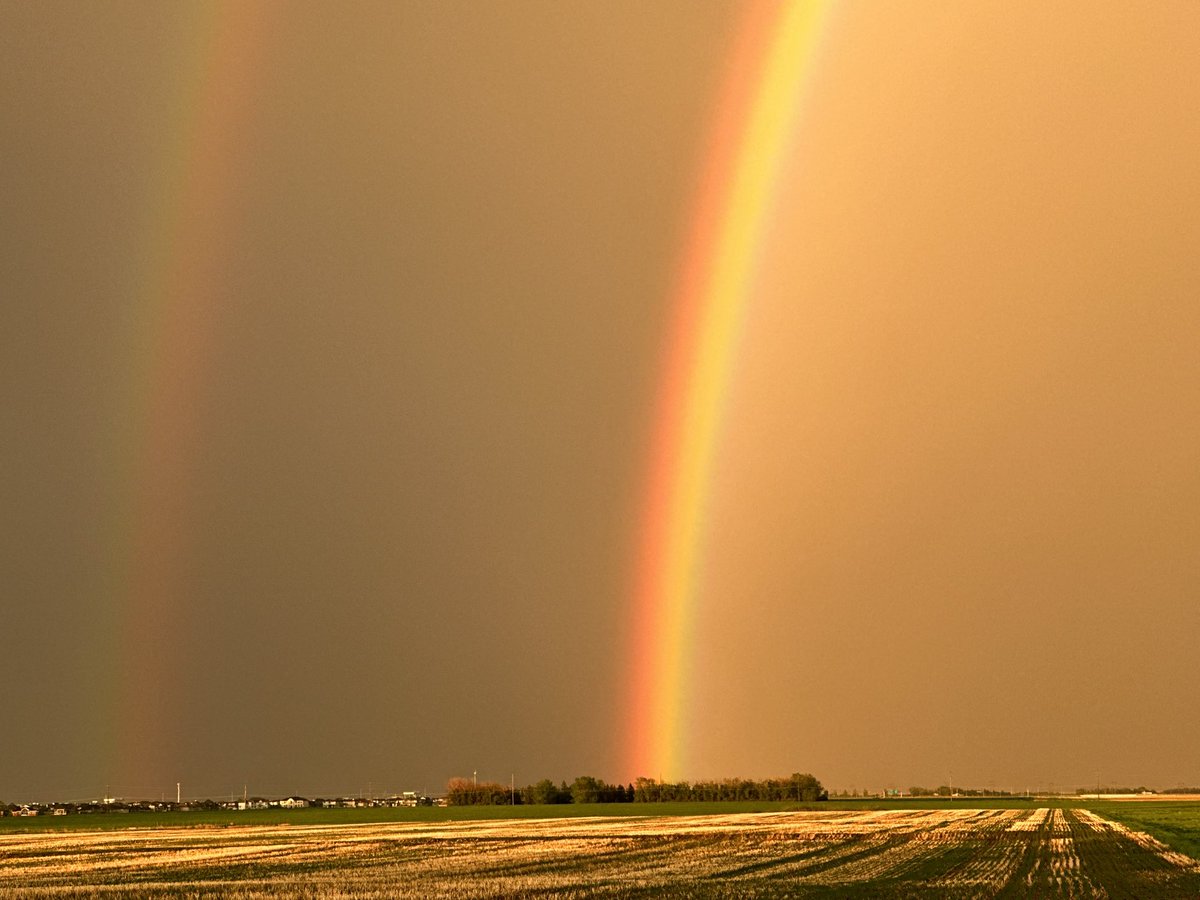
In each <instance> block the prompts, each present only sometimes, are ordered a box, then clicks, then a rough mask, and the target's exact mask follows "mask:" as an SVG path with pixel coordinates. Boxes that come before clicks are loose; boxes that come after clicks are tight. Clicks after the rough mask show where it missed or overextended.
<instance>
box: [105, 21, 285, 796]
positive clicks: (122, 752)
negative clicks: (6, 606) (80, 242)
mask: <svg viewBox="0 0 1200 900" xmlns="http://www.w3.org/2000/svg"><path fill="white" fill-rule="evenodd" d="M273 8H274V7H273V5H272V4H269V3H265V2H257V3H237V2H232V0H228V2H213V3H211V4H203V5H192V6H184V7H181V8H180V9H179V10H178V11H177V18H176V19H175V21H174V22H173V25H174V27H175V28H176V29H177V31H176V40H177V41H178V46H177V49H176V53H175V54H174V55H173V56H172V59H173V60H174V64H173V66H172V69H171V70H170V71H167V72H164V73H163V74H164V78H165V79H166V80H168V82H169V83H172V84H174V85H177V87H176V88H175V91H174V99H173V102H172V103H171V105H170V107H169V109H168V110H167V111H166V115H164V118H163V121H161V122H160V123H156V124H157V127H156V128H155V130H154V132H153V134H154V136H155V138H156V139H157V140H158V142H159V144H158V146H157V147H156V148H154V150H153V151H152V153H153V165H152V167H151V168H149V169H148V171H147V176H146V180H145V183H144V194H145V198H146V199H145V207H144V213H143V221H142V224H141V228H140V231H141V244H140V246H139V248H138V250H137V252H135V253H133V254H132V259H133V260H134V262H133V269H132V272H131V280H132V284H131V289H130V297H129V304H128V307H127V310H128V312H127V327H126V333H127V339H126V345H127V349H126V350H125V354H126V356H125V358H124V359H123V360H122V363H123V365H124V366H125V368H126V378H127V381H126V386H125V389H124V391H123V395H122V397H121V398H120V407H119V409H117V410H116V411H115V414H114V416H113V420H114V423H115V426H116V427H115V431H114V440H113V443H114V446H113V450H112V453H113V459H114V463H113V466H114V469H115V470H116V473H117V477H116V481H117V482H118V483H120V484H121V485H123V487H124V492H125V493H124V496H123V497H121V498H120V503H119V507H118V509H117V510H116V511H115V514H114V519H115V520H114V523H113V526H112V535H111V541H112V546H111V549H110V553H111V560H112V561H111V565H112V568H113V577H112V582H111V585H110V587H109V590H110V603H111V605H112V609H111V611H110V614H111V615H112V616H113V621H112V624H111V626H110V627H111V628H112V630H113V631H114V632H115V634H114V646H113V647H111V648H110V649H109V650H108V652H109V653H111V654H112V659H113V663H112V665H114V666H115V670H114V675H115V678H114V680H113V683H112V684H111V685H109V686H107V687H105V688H101V690H107V691H109V692H110V696H108V697H106V698H105V699H104V701H103V702H102V703H100V704H98V706H99V707H100V709H101V710H103V714H104V715H106V716H107V717H108V718H109V719H110V720H111V721H112V722H113V723H114V724H113V726H110V727H109V729H106V730H111V728H113V727H115V728H116V729H118V730H117V732H116V733H113V734H110V736H109V738H108V747H107V754H108V760H107V763H108V767H109V770H110V772H111V774H113V775H116V776H117V777H118V778H120V779H121V780H122V785H121V787H122V788H123V789H124V790H127V791H136V792H146V791H147V790H149V789H152V788H159V787H166V786H167V784H166V783H164V782H167V783H169V780H172V779H171V776H172V774H175V775H176V777H178V773H173V772H172V770H171V769H170V768H169V766H170V765H171V764H170V763H168V762H167V757H168V756H170V755H174V753H175V752H176V751H177V748H178V746H179V743H180V741H181V739H182V734H183V721H182V717H181V716H180V714H179V711H178V710H179V704H178V702H177V700H178V698H179V696H180V689H181V687H182V685H180V684H179V683H177V680H176V679H175V678H174V676H173V673H174V672H175V671H177V668H178V667H177V666H176V665H175V664H174V663H173V661H172V656H173V653H174V650H173V648H174V647H175V646H176V645H177V643H178V642H177V640H176V638H177V637H178V636H177V635H176V634H174V632H175V631H176V630H177V623H178V619H179V613H180V612H181V611H182V610H183V609H184V608H185V606H186V605H187V604H194V603H195V602H196V598H195V597H194V596H192V592H191V590H190V586H189V583H188V582H189V579H188V578H187V574H186V573H187V568H188V565H189V556H190V548H191V546H192V543H193V538H192V529H193V527H194V521H193V518H194V516H195V514H196V513H195V509H194V487H193V479H194V473H195V470H196V468H197V465H198V464H199V461H200V458H201V455H202V452H203V447H202V442H201V432H202V424H201V422H202V418H203V417H202V414H201V412H200V410H201V408H202V407H203V405H204V404H203V402H202V401H203V399H204V385H205V383H206V380H207V378H208V377H209V374H210V373H209V369H210V367H211V366H212V364H213V355H214V343H215V341H216V339H217V336H218V327H217V323H218V322H219V318H220V313H221V305H222V301H223V300H224V299H227V298H225V296H224V290H223V271H224V270H225V269H226V268H227V267H228V265H229V264H230V260H231V259H232V254H233V251H234V247H233V246H232V235H233V234H234V232H235V231H236V227H237V223H236V221H235V216H236V214H235V212H234V211H235V209H236V207H235V200H236V196H237V193H238V188H239V186H240V184H241V181H242V177H243V175H244V172H245V168H244V166H245V164H246V159H245V158H246V149H245V141H246V124H247V120H248V118H249V116H250V115H251V113H252V111H253V109H254V102H253V101H254V97H255V95H256V92H255V90H254V89H253V86H254V85H256V84H257V83H258V81H259V80H260V76H261V67H262V64H263V46H264V44H263V42H264V40H265V39H266V37H267V34H268V32H267V30H266V25H267V24H268V23H267V20H268V18H269V15H270V13H271V11H272V10H273ZM129 779H133V781H130V780H129Z"/></svg>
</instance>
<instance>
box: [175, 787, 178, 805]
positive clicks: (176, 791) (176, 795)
mask: <svg viewBox="0 0 1200 900" xmlns="http://www.w3.org/2000/svg"><path fill="white" fill-rule="evenodd" d="M175 805H176V806H178V805H179V782H178V781H177V782H175Z"/></svg>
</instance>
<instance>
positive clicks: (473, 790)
mask: <svg viewBox="0 0 1200 900" xmlns="http://www.w3.org/2000/svg"><path fill="white" fill-rule="evenodd" d="M827 799H829V792H828V791H826V790H825V788H824V786H823V785H822V784H821V782H820V781H818V780H817V779H816V778H814V777H813V776H812V775H810V774H808V773H807V772H797V773H795V774H793V775H792V776H791V777H790V778H767V779H764V780H762V781H754V780H752V779H747V778H724V779H721V780H720V781H696V782H687V781H678V782H669V781H657V780H655V779H653V778H638V779H637V780H636V781H634V782H632V783H631V784H627V785H621V784H609V783H608V782H606V781H603V780H602V779H599V778H594V777H592V776H591V775H580V776H579V777H578V778H576V779H575V780H574V781H572V782H571V783H570V784H567V782H566V781H562V782H560V783H559V784H555V783H554V782H553V781H551V780H550V779H549V778H543V779H542V780H541V781H539V782H537V783H536V784H530V785H526V786H525V787H522V788H516V787H514V786H512V785H507V784H500V783H498V782H494V781H476V780H474V779H472V778H452V779H450V781H449V783H448V784H447V785H446V802H447V803H448V804H449V805H451V806H508V805H510V804H530V805H534V804H552V803H665V802H670V801H719V800H794V801H797V802H804V803H811V802H814V801H817V800H827Z"/></svg>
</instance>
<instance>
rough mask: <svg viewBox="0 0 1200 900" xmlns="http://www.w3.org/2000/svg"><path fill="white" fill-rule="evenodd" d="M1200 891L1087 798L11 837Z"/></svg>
mask: <svg viewBox="0 0 1200 900" xmlns="http://www.w3.org/2000/svg"><path fill="white" fill-rule="evenodd" d="M1197 894H1200V863H1198V862H1197V861H1196V860H1194V859H1192V858H1191V857H1189V856H1185V855H1183V854H1182V853H1179V852H1178V851H1175V850H1172V849H1171V848H1170V847H1168V846H1167V845H1165V844H1163V843H1161V842H1160V841H1158V840H1157V839H1155V838H1153V837H1151V836H1150V835H1148V834H1144V833H1142V832H1139V831H1134V830H1131V829H1130V828H1128V827H1126V826H1125V825H1121V824H1119V823H1116V822H1113V821H1111V820H1109V819H1107V818H1105V817H1103V816H1100V815H1098V814H1096V813H1094V812H1090V811H1088V810H1084V809H1079V810H1063V809H1053V810H1051V809H1037V810H1034V811H1032V812H1031V811H1029V810H1018V809H959V808H956V809H925V810H875V811H832V810H831V811H822V812H809V811H805V812H781V813H758V814H735V815H717V816H683V817H639V818H632V817H622V818H610V817H603V818H599V817H598V818H574V819H527V820H490V821H472V822H448V823H421V822H413V823H386V824H353V825H302V826H288V825H284V826H270V827H227V828H221V827H211V826H204V827H199V828H160V829H130V830H126V831H92V832H85V831H75V832H61V833H45V832H43V833H28V834H12V835H7V836H4V837H3V838H0V898H8V897H18V896H19V897H67V896H92V897H113V898H121V897H189V898H205V897H217V896H232V897H239V898H260V897H261V898H300V897H306V898H309V897H311V898H336V897H343V898H350V897H353V898H357V900H363V898H384V897H414V898H415V897H432V898H501V897H585V896H587V897H597V896H598V897H603V896H621V897H629V896H634V897H637V896H645V897H651V896H655V897H657V896H680V897H683V896H686V897H785V896H787V897H795V896H799V897H806V896H817V897H833V896H837V897H843V896H855V895H857V896H872V897H914V896H937V897H995V896H1005V897H1008V896H1013V897H1016V896H1029V895H1033V896H1038V897H1139V898H1142V897H1187V896H1192V897H1194V896H1197Z"/></svg>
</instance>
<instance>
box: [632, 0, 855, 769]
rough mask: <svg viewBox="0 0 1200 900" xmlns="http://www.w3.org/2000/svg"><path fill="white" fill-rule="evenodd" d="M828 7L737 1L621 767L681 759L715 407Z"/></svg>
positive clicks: (639, 604)
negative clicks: (736, 31)
mask: <svg viewBox="0 0 1200 900" xmlns="http://www.w3.org/2000/svg"><path fill="white" fill-rule="evenodd" d="M831 7H832V4H830V3H826V2H792V3H783V4H774V3H772V4H752V5H749V6H747V8H746V13H745V21H744V25H743V27H742V29H741V34H740V37H739V40H738V44H737V47H736V49H735V52H734V53H733V54H732V56H731V58H730V62H729V74H728V76H727V79H726V83H725V85H724V89H723V94H722V96H721V98H720V101H719V104H718V106H717V110H716V119H715V122H714V125H713V127H712V134H711V146H710V149H709V151H708V158H707V162H706V165H705V174H704V176H703V180H702V182H701V184H700V190H699V195H698V197H697V200H696V203H695V208H694V214H693V221H692V225H691V229H690V236H689V238H688V242H687V246H686V249H685V252H684V254H683V259H682V262H681V266H680V272H679V275H678V280H677V287H676V290H675V295H674V299H673V306H674V311H673V324H672V325H671V326H670V327H671V331H670V335H669V338H668V345H667V348H666V352H665V362H664V370H663V371H664V374H663V376H662V380H661V383H660V390H659V396H658V400H657V417H656V426H655V434H654V437H653V447H652V451H651V453H652V456H651V461H650V467H649V473H648V478H647V489H646V495H645V500H644V508H643V511H642V513H641V516H642V519H641V522H640V526H639V527H640V547H639V556H638V563H637V571H636V575H635V585H634V591H635V597H634V605H635V614H634V615H635V627H634V642H633V660H632V667H631V672H632V677H631V687H630V691H631V702H630V707H629V708H630V709H632V710H633V721H632V723H631V725H630V726H629V728H630V734H629V744H628V748H627V759H626V770H627V771H628V772H629V773H630V774H632V775H647V776H653V777H658V776H660V775H661V776H664V777H668V778H671V777H678V776H679V775H681V774H682V773H681V767H682V766H683V765H684V764H685V760H684V757H683V754H684V748H683V745H684V741H685V739H686V737H687V735H686V731H687V727H688V725H687V718H688V697H687V693H686V692H687V688H688V685H689V681H690V679H691V666H692V663H693V660H692V659H691V658H690V657H689V655H688V654H689V651H690V650H691V648H692V644H693V635H692V629H693V626H694V621H695V616H696V613H697V604H698V598H699V595H700V593H701V590H702V584H701V578H700V576H701V568H702V558H703V552H704V547H705V542H706V538H707V535H708V532H709V528H708V525H709V523H708V521H707V506H708V502H709V497H710V494H711V491H712V483H713V463H714V459H715V457H716V453H717V445H718V438H719V433H720V427H721V418H722V412H723V408H724V405H725V402H726V399H727V396H728V393H729V389H730V382H731V377H732V372H733V366H734V362H735V359H736V354H737V349H738V340H739V335H740V333H741V330H742V325H743V320H744V318H745V316H746V313H747V308H748V306H749V304H750V301H751V295H752V293H753V287H754V277H755V270H756V261H757V258H758V254H759V252H760V248H761V246H762V243H763V239H764V237H765V232H766V227H767V222H768V220H769V213H770V210H771V205H772V197H773V194H774V188H775V186H776V184H777V181H778V178H779V176H780V173H781V171H782V169H783V166H784V165H785V162H786V159H787V157H788V149H789V147H790V146H791V144H792V141H793V139H794V136H795V132H796V129H797V127H798V122H799V117H800V114H801V112H802V110H803V107H804V98H805V96H806V94H807V93H808V91H809V90H810V89H811V87H812V81H813V74H814V71H815V70H816V66H815V62H816V59H817V56H818V49H819V45H820V43H821V40H822V37H823V35H824V34H825V32H826V30H827V27H828V20H829V17H830V15H831Z"/></svg>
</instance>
